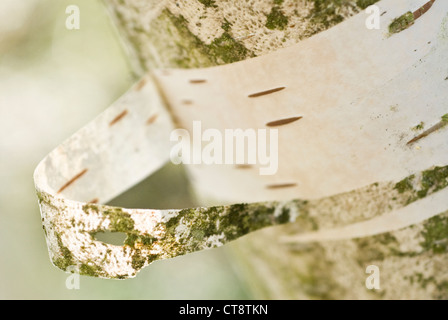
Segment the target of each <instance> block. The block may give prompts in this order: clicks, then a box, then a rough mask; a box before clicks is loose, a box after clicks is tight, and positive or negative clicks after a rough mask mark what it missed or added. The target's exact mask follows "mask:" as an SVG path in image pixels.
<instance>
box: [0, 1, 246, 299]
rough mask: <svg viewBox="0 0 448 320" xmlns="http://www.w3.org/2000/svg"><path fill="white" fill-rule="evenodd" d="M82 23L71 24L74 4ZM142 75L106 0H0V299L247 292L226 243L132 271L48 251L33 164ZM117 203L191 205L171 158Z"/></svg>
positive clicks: (240, 296)
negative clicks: (56, 258)
mask: <svg viewBox="0 0 448 320" xmlns="http://www.w3.org/2000/svg"><path fill="white" fill-rule="evenodd" d="M72 4H74V5H77V6H79V8H80V11H81V29H80V30H72V31H70V30H67V29H66V27H65V21H66V19H67V17H68V15H67V14H66V13H65V9H66V7H67V6H68V5H72ZM135 81H136V79H135V77H134V75H133V74H132V71H131V69H130V66H129V64H128V61H127V58H126V53H125V51H124V49H123V48H122V47H121V44H120V40H119V38H118V36H117V32H116V30H115V28H114V26H113V25H112V24H111V21H110V19H109V17H108V15H107V12H106V11H105V9H104V7H103V5H102V3H101V1H100V0H72V1H65V0H57V1H56V0H52V1H50V0H26V1H17V0H0V124H1V125H0V136H1V138H0V164H1V166H0V235H1V237H0V257H1V258H0V259H1V262H0V299H250V298H252V296H251V294H250V293H249V290H248V289H247V286H246V284H245V280H244V279H242V278H241V277H240V276H239V274H240V272H239V271H238V269H237V267H236V266H235V265H234V264H232V259H234V258H233V257H232V255H231V253H230V252H229V251H228V248H227V247H223V248H219V249H214V250H208V251H205V252H199V253H194V254H191V255H187V256H184V257H179V258H175V259H172V260H168V261H159V262H155V263H154V264H152V265H151V266H149V267H147V268H146V269H144V270H143V271H142V272H141V273H140V274H139V275H138V276H137V278H135V279H132V280H126V281H112V280H102V279H94V278H88V277H81V280H80V289H79V290H68V289H67V288H66V285H65V283H66V279H67V277H68V276H69V275H68V274H65V273H64V272H62V271H60V270H58V269H57V268H55V267H53V266H52V264H51V262H50V260H49V257H48V252H47V247H46V243H45V238H44V233H43V231H42V225H41V220H40V213H39V209H38V205H37V198H36V196H35V191H34V185H33V179H32V176H33V171H34V168H35V167H36V165H37V164H38V162H39V161H40V160H41V159H42V158H44V157H45V155H46V154H47V153H49V152H50V151H51V150H52V149H53V148H55V147H56V146H57V145H58V144H60V143H61V142H62V141H63V140H64V139H66V138H67V137H69V136H70V135H71V134H73V133H74V132H75V131H77V130H78V129H79V128H81V127H83V126H84V125H85V124H87V123H88V122H89V121H90V120H92V119H93V118H94V117H95V116H96V115H97V114H99V113H100V112H101V111H103V110H104V109H106V108H107V107H108V106H109V105H110V104H111V103H112V102H113V101H114V100H115V99H117V98H118V97H119V96H120V95H122V94H123V93H124V92H125V91H126V90H127V89H128V88H129V87H130V86H131V84H132V83H134V82H135ZM112 204H114V205H119V206H125V207H151V208H181V207H186V206H191V205H195V203H194V200H193V199H192V197H191V196H190V194H189V192H188V180H187V178H186V177H185V174H184V172H183V170H182V168H179V167H174V166H167V167H165V168H163V169H162V170H160V171H159V172H158V173H157V174H155V175H154V176H152V177H151V178H149V179H147V180H146V181H144V182H142V183H141V184H140V185H138V186H136V187H135V188H133V189H132V190H129V191H128V192H126V194H124V195H122V196H120V197H119V198H118V199H115V200H114V201H113V202H112Z"/></svg>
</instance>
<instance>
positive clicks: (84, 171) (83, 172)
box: [57, 169, 88, 193]
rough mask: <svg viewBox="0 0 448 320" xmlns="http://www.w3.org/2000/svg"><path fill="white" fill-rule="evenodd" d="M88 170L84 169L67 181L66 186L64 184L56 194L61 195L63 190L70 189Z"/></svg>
mask: <svg viewBox="0 0 448 320" xmlns="http://www.w3.org/2000/svg"><path fill="white" fill-rule="evenodd" d="M87 171H88V169H84V170H83V171H81V172H80V173H78V174H77V175H76V176H74V177H73V178H72V179H71V180H70V181H68V182H67V183H66V184H64V185H63V186H62V187H61V188H60V189H59V190H58V192H57V193H62V192H63V191H64V190H65V189H67V188H68V187H70V186H71V185H72V184H73V183H75V182H76V181H77V180H79V179H80V178H81V177H82V176H83V175H85V174H86V173H87Z"/></svg>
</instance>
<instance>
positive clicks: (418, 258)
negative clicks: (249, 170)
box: [104, 0, 448, 299]
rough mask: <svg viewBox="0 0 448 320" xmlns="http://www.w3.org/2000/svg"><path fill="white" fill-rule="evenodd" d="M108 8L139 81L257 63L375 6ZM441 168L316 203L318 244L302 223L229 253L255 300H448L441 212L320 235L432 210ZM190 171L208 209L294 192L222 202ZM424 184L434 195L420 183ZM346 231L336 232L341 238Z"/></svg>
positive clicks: (285, 2)
mask: <svg viewBox="0 0 448 320" xmlns="http://www.w3.org/2000/svg"><path fill="white" fill-rule="evenodd" d="M104 2H105V4H106V5H107V7H108V8H109V9H110V11H111V13H112V17H113V19H114V21H115V23H116V25H117V26H118V29H119V31H120V34H121V35H122V39H123V41H124V42H125V46H126V48H128V50H129V55H130V57H131V60H132V61H133V64H134V69H135V72H136V73H137V74H138V75H143V74H144V73H145V72H147V71H152V70H155V69H169V68H186V69H191V68H205V67H212V66H218V65H226V64H230V63H233V62H237V61H242V60H247V59H250V58H254V57H259V56H263V55H266V54H268V53H272V52H275V51H277V50H279V49H281V48H286V47H290V46H292V45H295V44H297V43H299V42H301V41H303V40H304V39H307V38H310V37H312V36H315V35H317V34H319V33H321V32H325V31H326V30H328V29H329V28H331V27H333V26H335V25H337V24H339V23H342V22H343V21H344V20H346V19H348V18H350V17H352V16H354V15H356V14H361V13H360V12H361V10H362V9H365V8H366V7H367V6H368V5H371V4H374V3H376V2H377V1H375V0H365V1H362V0H358V1H349V0H346V1H331V0H327V1H311V0H300V1H293V0H280V1H279V0H252V1H237V0H228V1H213V0H197V1H196V0H179V1H175V0H167V1H156V0H105V1H104ZM382 2H383V1H382ZM382 2H380V3H379V5H380V6H381V5H382ZM348 68H349V67H348ZM360 77H361V76H360ZM392 109H393V105H392V102H391V110H392ZM176 110H177V109H174V111H173V109H171V108H170V111H171V113H172V114H171V116H172V118H173V119H174V120H175V123H176V124H177V125H178V126H181V127H188V126H189V124H188V121H187V120H185V117H182V116H181V115H180V114H179V113H178V112H177V111H176ZM225 112H226V110H222V113H225ZM213 116H216V115H213ZM243 116H244V117H249V114H248V113H243ZM439 120H440V119H439ZM440 123H443V121H441V122H440ZM293 158H294V151H292V157H291V159H293ZM437 165H439V166H437ZM443 165H445V166H443ZM446 165H447V163H443V164H441V163H440V164H439V163H431V164H429V165H428V168H430V167H431V168H430V169H427V170H425V171H420V172H412V174H413V175H409V176H408V177H407V178H405V179H403V180H400V181H398V180H397V181H396V183H382V182H381V181H378V182H375V183H374V184H370V185H367V186H365V187H363V188H359V189H357V190H355V191H349V190H341V191H340V193H341V194H340V195H337V196H335V197H334V198H329V199H327V200H325V201H322V202H316V207H315V208H314V210H315V212H316V215H314V217H316V216H317V217H318V218H316V220H312V219H308V218H307V219H305V221H306V222H307V223H309V224H311V225H312V224H313V223H315V224H316V229H317V228H319V230H322V229H323V230H324V231H323V236H322V237H321V238H319V235H318V236H316V238H315V239H313V238H312V237H311V240H306V239H305V240H304V239H302V240H300V239H299V240H297V241H296V240H294V235H295V234H297V233H298V231H300V230H299V229H298V228H299V225H298V224H291V225H287V226H281V227H275V228H269V229H266V230H261V231H257V232H256V233H254V234H251V235H249V236H247V237H245V238H244V239H240V240H238V241H237V242H235V243H233V244H230V245H229V248H230V250H231V251H232V254H233V255H234V256H235V257H236V258H237V259H235V261H236V263H237V264H238V265H239V267H240V271H241V272H242V274H243V275H244V276H243V278H244V279H246V280H247V282H248V284H249V285H250V286H251V287H252V288H253V293H254V295H255V296H256V297H257V298H268V299H278V298H280V299H302V298H305V299H310V298H311V299H389V298H391V299H406V298H416V299H428V298H433V299H442V298H443V299H446V298H447V297H448V275H447V274H448V273H447V272H446V267H445V266H446V265H447V262H448V254H447V248H448V247H447V246H448V234H447V230H448V212H447V211H446V209H447V207H444V208H443V210H440V211H439V212H435V213H434V214H433V215H432V216H429V217H428V219H422V221H418V219H417V220H416V221H415V223H412V222H409V223H408V224H407V225H406V223H404V224H402V225H400V224H399V223H391V225H390V228H389V229H388V228H387V220H385V221H386V222H384V223H382V224H381V223H380V224H381V225H383V226H384V225H386V227H383V229H382V230H383V231H382V232H378V234H370V233H369V232H368V231H366V232H365V233H364V234H363V235H361V236H359V235H358V236H357V235H355V234H353V235H350V233H347V237H346V238H344V237H341V239H337V240H332V239H330V238H331V237H329V238H328V239H327V238H326V237H325V230H326V229H330V228H331V227H332V222H331V221H328V220H326V217H328V216H334V215H335V212H336V213H340V219H341V220H343V219H346V220H347V221H350V222H351V223H355V222H357V221H351V217H357V218H358V221H363V220H367V219H369V218H372V217H375V216H377V215H378V213H379V212H390V213H392V214H393V212H394V210H399V209H401V208H408V207H410V208H411V209H412V208H414V207H415V208H414V209H415V210H417V211H418V210H426V209H425V208H426V206H429V204H427V203H423V202H422V201H425V200H431V199H429V197H430V196H431V194H432V193H434V194H435V193H437V192H446V190H444V189H445V187H446V186H447V184H448V183H447V178H448V173H447V169H446ZM432 166H435V167H432ZM187 169H189V168H188V167H187ZM226 172H227V171H223V172H220V171H215V174H216V176H215V177H218V180H217V181H219V182H218V183H219V184H222V185H224V186H232V185H234V186H237V185H239V184H242V183H243V181H242V179H245V178H244V176H243V175H227V174H226ZM191 174H192V176H193V177H194V179H193V181H194V183H195V185H194V187H195V188H196V190H197V192H198V196H199V198H200V199H202V201H204V204H221V203H222V202H233V201H235V202H236V201H245V202H252V201H258V200H260V198H263V199H264V200H280V201H282V200H289V199H291V198H293V195H294V190H292V191H289V190H287V191H285V192H278V191H277V192H274V193H273V192H272V190H266V191H265V192H262V193H257V194H254V192H253V190H252V189H247V190H246V191H245V192H244V191H243V192H242V191H241V189H240V188H234V189H232V188H231V187H230V188H229V187H226V191H225V196H221V195H222V194H223V191H222V188H223V187H221V186H216V188H209V186H208V185H207V186H206V187H204V184H203V181H206V180H207V177H205V175H207V173H201V171H200V170H195V169H192V171H191ZM416 177H417V178H416ZM429 180H431V186H430V188H429V187H427V185H425V183H426V182H425V181H429ZM250 183H252V184H262V183H264V182H263V181H262V180H261V178H253V180H251V181H250ZM204 189H207V193H206V192H205V191H204ZM317 194H319V191H316V195H317ZM436 196H437V195H436ZM296 198H297V197H296ZM305 198H307V197H305ZM425 198H428V199H425ZM211 199H212V200H211ZM439 201H440V202H443V200H439ZM414 202H415V203H414ZM419 203H423V204H422V205H419ZM411 206H414V207H411ZM442 207H443V206H442ZM428 210H429V209H428ZM434 210H438V208H434ZM328 212H331V214H329V213H328ZM359 217H363V218H362V219H361V218H359ZM392 220H393V218H391V221H392ZM333 225H334V224H333ZM311 229H312V226H311ZM343 233H344V230H341V231H340V234H343ZM288 236H289V237H288ZM281 239H283V240H284V241H281ZM316 239H321V240H320V241H316ZM371 265H374V266H378V268H379V270H380V271H381V278H380V279H381V288H380V289H369V288H367V287H366V279H368V276H369V274H368V273H366V270H367V267H368V266H371Z"/></svg>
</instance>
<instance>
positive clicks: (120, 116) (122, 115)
mask: <svg viewBox="0 0 448 320" xmlns="http://www.w3.org/2000/svg"><path fill="white" fill-rule="evenodd" d="M127 114H128V110H124V111H123V112H122V113H120V114H119V115H118V116H116V117H115V118H114V119H113V120H112V121H111V122H110V123H109V126H110V127H112V126H113V125H114V124H116V123H117V122H118V121H120V120H121V119H123V118H124V117H125V116H126V115H127Z"/></svg>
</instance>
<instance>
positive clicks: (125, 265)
mask: <svg viewBox="0 0 448 320" xmlns="http://www.w3.org/2000/svg"><path fill="white" fill-rule="evenodd" d="M75 178H76V177H75ZM290 186H294V184H283V185H280V184H278V185H272V186H271V187H272V188H274V189H281V188H283V187H290ZM447 187H448V166H446V167H434V168H431V169H428V170H426V171H423V172H420V173H416V174H414V175H411V176H409V177H406V178H405V179H403V180H402V181H400V182H398V183H391V182H388V183H381V184H380V183H375V184H373V185H371V186H368V187H366V188H365V190H359V191H358V190H356V191H352V192H348V193H344V194H339V195H336V196H332V197H329V198H323V199H316V200H310V201H307V200H300V199H296V200H291V201H284V202H279V201H271V202H259V203H241V204H234V205H227V206H215V207H208V208H204V207H201V208H188V209H182V210H151V209H145V210H141V209H138V210H137V209H123V208H117V207H110V206H104V205H98V204H93V203H85V204H84V205H83V206H82V208H80V204H79V202H74V201H71V200H67V199H62V198H58V197H55V195H52V194H50V193H47V192H44V191H42V190H39V189H38V197H39V204H40V206H41V208H42V218H43V224H44V227H45V230H46V233H47V238H48V241H49V242H50V243H51V246H50V247H49V248H50V250H51V251H50V255H51V257H52V261H53V263H54V264H55V265H56V266H57V267H59V268H60V269H62V270H64V271H68V270H69V269H68V268H69V267H74V268H75V270H77V272H79V273H80V274H83V275H89V276H95V277H102V278H115V279H126V278H132V277H134V276H135V275H136V274H137V272H138V271H140V270H141V269H142V268H143V267H145V266H147V265H149V264H150V263H152V262H154V261H156V260H161V259H168V258H173V257H176V256H179V255H184V254H187V253H191V252H195V251H199V250H203V249H208V248H215V247H219V246H221V245H224V244H226V243H228V242H229V241H233V240H235V239H238V238H240V237H242V236H244V235H246V234H248V233H251V232H253V231H256V230H260V229H263V228H265V227H269V226H275V225H281V224H286V223H289V222H294V221H295V222H296V223H295V224H294V226H295V227H294V228H300V231H297V230H296V231H295V234H300V233H303V232H310V231H316V230H319V229H321V228H322V229H328V228H334V227H340V226H346V225H349V224H352V223H354V222H357V221H360V220H366V219H369V218H374V217H377V216H381V215H383V214H386V213H390V212H393V211H394V210H397V209H400V208H405V207H407V206H409V205H411V204H412V203H414V202H417V201H418V200H419V199H424V198H427V197H430V196H431V195H437V193H438V192H439V191H442V190H445V189H446V188H447ZM363 198H364V199H363ZM355 199H356V201H354V200H355ZM443 199H445V198H443ZM363 201H367V202H369V204H370V206H368V207H364V206H362V207H360V208H359V210H358V211H356V210H354V207H355V204H354V202H363ZM106 231H111V232H120V233H126V234H127V238H126V240H125V243H124V246H114V245H110V244H107V243H103V242H100V241H97V240H95V239H94V238H93V237H92V234H95V233H98V232H106ZM444 239H445V238H444ZM70 270H72V268H70Z"/></svg>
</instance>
